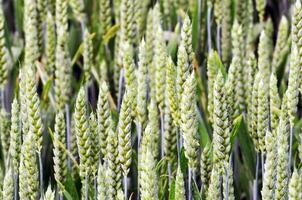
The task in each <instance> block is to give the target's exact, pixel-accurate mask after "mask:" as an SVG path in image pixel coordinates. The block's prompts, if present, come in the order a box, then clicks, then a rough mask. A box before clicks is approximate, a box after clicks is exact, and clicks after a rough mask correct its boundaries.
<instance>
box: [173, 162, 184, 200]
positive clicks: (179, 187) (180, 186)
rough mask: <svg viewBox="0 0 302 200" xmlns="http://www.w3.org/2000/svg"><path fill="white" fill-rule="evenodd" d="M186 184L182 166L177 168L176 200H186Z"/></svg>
mask: <svg viewBox="0 0 302 200" xmlns="http://www.w3.org/2000/svg"><path fill="white" fill-rule="evenodd" d="M185 199H186V195H185V183H184V176H183V174H182V172H181V169H180V166H179V165H178V167H177V173H176V180H175V200H185Z"/></svg>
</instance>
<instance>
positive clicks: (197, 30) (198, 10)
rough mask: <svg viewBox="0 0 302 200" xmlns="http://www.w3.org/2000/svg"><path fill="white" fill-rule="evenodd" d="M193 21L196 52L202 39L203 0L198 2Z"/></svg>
mask: <svg viewBox="0 0 302 200" xmlns="http://www.w3.org/2000/svg"><path fill="white" fill-rule="evenodd" d="M195 5H196V6H195V9H194V13H193V19H192V46H193V49H194V51H195V52H196V49H197V48H198V44H199V37H200V18H201V0H196V3H195Z"/></svg>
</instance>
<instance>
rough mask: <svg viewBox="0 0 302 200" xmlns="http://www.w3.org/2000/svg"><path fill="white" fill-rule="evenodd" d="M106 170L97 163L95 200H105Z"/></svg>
mask: <svg viewBox="0 0 302 200" xmlns="http://www.w3.org/2000/svg"><path fill="white" fill-rule="evenodd" d="M105 180H106V170H105V168H104V167H103V165H102V163H99V168H98V177H97V199H98V200H105V199H106V184H105Z"/></svg>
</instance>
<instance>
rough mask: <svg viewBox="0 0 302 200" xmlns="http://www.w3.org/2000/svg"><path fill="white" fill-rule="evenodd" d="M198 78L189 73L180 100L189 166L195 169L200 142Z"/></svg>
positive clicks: (181, 123)
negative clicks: (197, 105)
mask: <svg viewBox="0 0 302 200" xmlns="http://www.w3.org/2000/svg"><path fill="white" fill-rule="evenodd" d="M195 87H196V80H195V74H194V72H193V73H192V74H190V75H189V77H188V79H187V80H186V82H185V83H184V91H183V94H182V96H181V101H180V111H181V122H180V128H181V131H182V136H183V139H184V148H185V156H186V158H187V159H188V164H189V167H190V168H191V169H193V170H195V169H196V165H197V152H198V149H199V143H198V138H197V134H196V133H197V113H196V96H195V95H196V94H195Z"/></svg>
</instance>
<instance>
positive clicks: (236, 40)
mask: <svg viewBox="0 0 302 200" xmlns="http://www.w3.org/2000/svg"><path fill="white" fill-rule="evenodd" d="M232 46H233V49H232V53H233V58H232V61H231V66H232V67H234V68H235V69H234V75H233V76H230V77H233V79H234V80H232V82H234V94H233V99H234V100H233V101H234V117H237V116H238V115H239V114H240V113H241V112H242V111H243V110H244V107H245V105H244V96H245V91H244V81H243V78H244V74H243V72H244V71H243V70H244V61H243V60H244V36H243V33H242V27H241V26H240V25H239V24H238V22H237V21H235V22H234V25H233V28H232Z"/></svg>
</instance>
